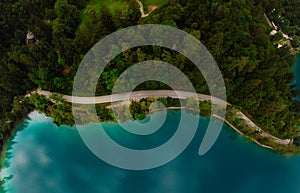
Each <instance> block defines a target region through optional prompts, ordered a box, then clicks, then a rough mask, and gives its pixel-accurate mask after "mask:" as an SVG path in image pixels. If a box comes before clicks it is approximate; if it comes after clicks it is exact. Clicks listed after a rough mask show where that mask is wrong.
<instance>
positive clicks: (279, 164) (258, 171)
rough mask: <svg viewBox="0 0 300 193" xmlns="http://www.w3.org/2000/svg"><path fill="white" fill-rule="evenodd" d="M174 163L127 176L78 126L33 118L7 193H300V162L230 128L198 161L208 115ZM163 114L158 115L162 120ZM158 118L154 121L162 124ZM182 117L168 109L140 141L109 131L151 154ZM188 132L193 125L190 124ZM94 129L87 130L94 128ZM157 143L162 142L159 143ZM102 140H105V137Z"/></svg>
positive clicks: (13, 162) (23, 129) (14, 142)
mask: <svg viewBox="0 0 300 193" xmlns="http://www.w3.org/2000/svg"><path fill="white" fill-rule="evenodd" d="M183 113H187V114H189V116H191V117H192V118H195V119H198V118H200V124H199V128H198V130H197V133H196V135H195V137H194V139H193V141H192V142H191V144H190V145H189V146H188V147H187V149H186V150H185V151H184V152H183V153H182V154H181V155H179V156H178V157H177V158H176V159H175V160H173V161H171V162H170V163H168V164H166V165H164V166H161V167H159V168H155V169H151V170H146V171H128V170H123V169H119V168H116V167H113V166H111V165H108V164H106V163H105V162H103V161H101V160H99V159H98V158H97V157H96V156H95V155H93V154H92V153H91V152H90V151H89V150H88V148H87V147H86V146H85V144H84V143H83V142H82V140H81V138H80V136H79V133H78V131H77V130H76V129H74V128H71V127H66V126H63V127H60V128H58V127H57V126H55V125H54V124H53V123H52V121H51V119H49V118H46V117H45V116H43V115H41V114H37V113H33V114H30V119H28V120H26V121H25V122H24V123H23V125H21V126H20V127H19V128H18V131H17V132H16V133H15V135H14V137H13V138H12V139H11V141H10V143H9V145H8V149H7V154H6V156H5V163H4V166H5V167H4V169H2V171H1V176H2V179H4V187H5V189H6V192H7V193H299V192H300V157H298V156H294V157H287V156H281V155H278V154H276V153H274V152H272V151H270V150H267V149H264V148H261V147H259V146H257V145H256V144H254V143H251V142H247V141H246V140H245V139H244V138H243V137H241V136H239V135H238V134H236V133H235V132H234V131H233V130H232V129H230V128H229V127H228V126H224V127H223V129H222V132H221V134H220V136H219V138H218V140H217V142H216V143H215V145H214V146H213V148H212V149H211V150H210V151H209V152H208V153H207V154H205V155H204V156H199V155H198V153H197V152H198V148H199V145H200V143H201V140H202V138H203V135H204V132H205V129H206V126H207V124H208V121H209V118H208V117H199V116H198V115H193V114H191V113H188V112H185V111H184V112H183ZM159 115H160V114H159V112H158V113H155V116H156V117H159ZM155 116H154V119H155ZM179 118H180V111H168V115H167V120H166V122H165V124H164V125H163V127H162V128H161V129H160V130H159V131H157V132H156V133H154V134H152V135H149V136H145V137H144V138H142V139H141V138H140V137H137V136H132V135H130V134H128V133H126V132H124V131H123V130H122V129H121V128H120V127H118V126H117V125H115V124H112V123H105V124H103V127H104V128H105V130H106V132H107V133H108V134H109V135H110V136H111V138H113V139H114V140H116V141H118V142H119V143H120V144H122V145H127V146H129V147H137V148H141V149H143V148H151V147H153V146H157V145H160V144H162V143H163V142H164V141H165V140H167V139H169V138H170V137H171V136H172V134H174V132H175V131H174V128H177V124H178V120H179ZM186 127H187V129H188V125H186ZM91 128H92V125H90V126H87V127H86V128H84V129H91ZM154 139H155V140H154ZM99 140H100V139H99Z"/></svg>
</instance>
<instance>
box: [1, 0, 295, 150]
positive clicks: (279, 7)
mask: <svg viewBox="0 0 300 193" xmlns="http://www.w3.org/2000/svg"><path fill="white" fill-rule="evenodd" d="M107 1H108V0H105V1H104V0H103V2H102V1H100V0H99V1H93V0H91V1H88V0H80V1H77V0H31V1H28V0H11V1H4V0H1V1H0V8H1V14H0V26H1V27H0V32H1V36H0V73H1V76H0V119H1V124H0V140H1V142H2V144H3V143H4V141H5V140H6V139H7V137H8V136H9V135H10V132H11V130H12V129H13V128H14V126H15V123H16V121H17V120H18V119H19V118H22V117H24V116H25V115H26V114H27V113H28V112H29V111H31V110H32V109H34V108H38V109H44V111H46V112H48V115H50V116H54V117H55V118H56V119H55V120H56V122H57V123H58V124H61V123H66V124H72V123H73V122H70V121H67V122H64V120H69V119H70V116H69V113H71V110H70V107H69V106H68V105H67V107H66V108H65V106H66V104H62V105H53V104H51V103H49V101H46V100H45V101H44V103H43V100H44V99H43V98H39V97H37V96H35V97H33V99H31V100H29V99H28V98H26V97H24V96H25V95H26V94H28V93H30V92H31V91H33V90H36V89H37V88H38V87H40V88H42V89H44V90H49V91H53V92H59V93H63V94H71V92H72V84H73V78H74V76H75V74H76V70H77V68H78V66H79V64H80V62H81V60H82V59H83V57H84V55H85V54H86V53H87V52H88V50H89V49H90V48H91V47H92V46H93V45H94V44H95V43H97V42H98V41H99V40H100V39H102V38H103V37H105V36H106V35H108V34H110V33H112V32H114V31H116V30H118V29H122V28H125V27H128V26H132V25H137V24H150V23H151V24H164V25H170V26H173V27H177V28H179V29H182V30H184V31H186V32H188V33H190V34H192V35H193V36H195V37H196V38H197V39H199V40H200V41H201V42H202V43H203V44H204V45H205V46H206V47H207V48H208V50H209V51H210V52H211V54H212V55H213V56H214V58H215V59H216V61H217V63H218V65H219V67H220V69H221V71H222V73H223V75H224V79H225V83H226V89H227V96H228V101H229V102H230V103H231V104H233V105H234V106H235V107H236V108H238V109H240V110H242V111H243V112H244V113H245V114H247V115H248V116H249V117H250V118H251V119H252V120H253V121H255V122H256V123H257V124H258V125H259V126H261V127H262V128H263V129H265V130H267V131H268V132H270V133H272V134H273V135H276V136H278V137H281V138H295V137H296V136H298V126H299V118H300V117H299V112H300V105H299V102H296V101H294V100H293V97H294V94H296V93H298V91H294V92H293V93H292V91H291V89H292V87H291V86H289V83H290V82H291V81H292V80H293V78H294V74H293V73H292V71H291V69H292V67H293V63H294V61H295V54H294V53H292V52H291V47H290V46H289V45H285V46H283V47H281V48H280V49H278V48H277V45H276V42H278V41H280V40H281V39H282V35H281V34H280V33H278V34H276V35H274V36H271V35H270V32H271V31H272V30H273V28H272V27H270V26H269V25H268V23H267V21H266V18H265V17H264V13H266V14H267V15H268V16H269V17H270V18H271V19H272V21H274V22H276V24H277V25H278V26H279V27H280V29H281V30H282V31H283V32H284V33H287V34H288V35H290V36H292V37H293V41H292V46H293V47H295V48H296V47H299V45H300V41H299V37H300V27H299V26H298V25H299V23H300V12H299V9H300V2H299V1H297V0H293V1H290V0H274V1H272V2H270V1H267V0H262V1H261V0H247V1H246V0H197V1H195V0H169V1H165V2H164V3H163V4H162V5H161V6H159V8H158V9H157V10H155V11H154V12H152V13H151V14H150V15H149V16H148V17H146V18H141V13H140V11H139V5H138V4H137V3H136V1H134V0H124V1H121V0H110V1H114V4H113V5H114V6H109V3H105V2H107ZM118 3H119V4H118ZM123 5H126V6H125V8H124V7H122V6H123ZM279 16H280V17H279ZM278 18H280V19H278ZM152 59H157V60H161V61H165V62H168V63H170V64H173V65H174V66H176V67H178V68H179V69H180V70H182V71H183V72H184V73H185V74H186V75H187V76H188V78H189V79H190V80H191V81H192V83H193V84H194V87H195V89H196V90H197V92H199V93H205V94H209V91H208V88H207V86H206V83H205V80H204V79H203V77H202V75H201V73H200V72H199V71H198V70H196V67H195V66H194V65H193V64H192V63H191V62H190V61H189V60H187V59H186V58H185V57H184V56H182V55H181V54H179V53H177V52H174V51H172V50H169V49H164V48H158V47H152V46H145V47H141V48H136V49H131V50H128V51H126V52H124V53H122V54H120V55H119V56H117V57H116V58H115V59H114V60H113V61H111V62H110V64H109V65H108V67H107V68H106V69H105V71H104V72H103V73H102V76H101V77H100V79H99V83H98V86H97V94H98V95H104V94H110V93H111V89H112V86H113V84H114V81H115V80H116V78H117V77H118V76H119V75H120V74H121V73H122V72H123V71H124V70H126V69H127V68H128V67H130V66H131V65H133V64H135V63H137V62H141V61H145V60H152ZM165 88H167V86H166V85H164V84H161V83H159V82H146V83H144V84H143V85H140V86H139V87H138V88H137V90H139V89H165ZM45 104H46V105H45ZM47 104H48V105H47ZM102 110H103V108H102ZM64 111H66V112H64Z"/></svg>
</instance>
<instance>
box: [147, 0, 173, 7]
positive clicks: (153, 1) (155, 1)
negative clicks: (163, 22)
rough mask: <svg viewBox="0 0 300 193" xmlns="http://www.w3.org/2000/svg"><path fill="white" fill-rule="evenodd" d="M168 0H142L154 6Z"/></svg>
mask: <svg viewBox="0 0 300 193" xmlns="http://www.w3.org/2000/svg"><path fill="white" fill-rule="evenodd" d="M167 1H168V0H144V2H145V3H146V5H148V6H149V5H156V6H158V7H159V6H161V5H162V4H164V3H165V2H167Z"/></svg>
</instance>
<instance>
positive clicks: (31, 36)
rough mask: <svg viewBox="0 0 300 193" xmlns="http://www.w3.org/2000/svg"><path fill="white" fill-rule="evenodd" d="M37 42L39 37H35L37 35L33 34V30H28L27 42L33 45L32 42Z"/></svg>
mask: <svg viewBox="0 0 300 193" xmlns="http://www.w3.org/2000/svg"><path fill="white" fill-rule="evenodd" d="M36 42H37V39H36V38H35V35H34V34H33V32H31V31H28V32H27V35H26V44H27V45H32V44H35V43H36Z"/></svg>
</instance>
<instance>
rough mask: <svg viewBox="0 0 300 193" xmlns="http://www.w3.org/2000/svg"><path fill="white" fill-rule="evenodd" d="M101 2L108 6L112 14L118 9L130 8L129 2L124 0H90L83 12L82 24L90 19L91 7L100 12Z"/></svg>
mask: <svg viewBox="0 0 300 193" xmlns="http://www.w3.org/2000/svg"><path fill="white" fill-rule="evenodd" d="M101 4H103V5H105V6H106V7H108V8H109V9H110V11H111V13H112V14H114V13H115V11H116V10H118V9H119V10H121V11H124V10H127V9H128V6H129V5H128V2H126V1H122V0H90V2H89V3H88V5H87V6H86V8H85V9H84V10H83V12H82V24H83V25H84V24H86V23H87V21H88V19H89V18H88V14H87V13H88V12H89V10H91V9H94V10H95V11H96V13H99V11H100V6H101Z"/></svg>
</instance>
